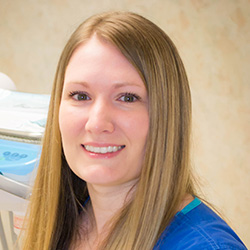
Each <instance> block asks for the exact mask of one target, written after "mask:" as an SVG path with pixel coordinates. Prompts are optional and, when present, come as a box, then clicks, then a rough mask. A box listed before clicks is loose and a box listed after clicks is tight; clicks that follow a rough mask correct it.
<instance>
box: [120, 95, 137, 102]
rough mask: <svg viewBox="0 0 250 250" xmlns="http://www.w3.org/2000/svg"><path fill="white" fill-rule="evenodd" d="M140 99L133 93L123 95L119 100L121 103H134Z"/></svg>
mask: <svg viewBox="0 0 250 250" xmlns="http://www.w3.org/2000/svg"><path fill="white" fill-rule="evenodd" d="M140 99H141V98H140V97H139V96H138V95H136V94H133V93H125V94H122V96H121V97H120V98H119V100H121V101H122V102H136V101H139V100H140Z"/></svg>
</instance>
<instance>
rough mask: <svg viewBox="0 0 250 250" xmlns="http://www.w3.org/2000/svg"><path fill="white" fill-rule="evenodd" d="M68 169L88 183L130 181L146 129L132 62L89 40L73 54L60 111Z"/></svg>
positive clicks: (144, 101) (143, 99) (143, 95)
mask: <svg viewBox="0 0 250 250" xmlns="http://www.w3.org/2000/svg"><path fill="white" fill-rule="evenodd" d="M59 125H60V131H61V135H62V144H63V149H64V153H65V156H66V159H67V162H68V164H69V166H70V168H71V169H72V171H73V172H74V173H75V174H76V175H77V176H79V177H80V178H81V179H83V180H85V181H86V182H87V183H89V184H95V185H105V186H114V185H122V184H126V183H130V182H131V183H134V182H135V181H136V180H137V179H138V177H139V175H140V172H141V167H142V161H143V158H144V150H145V143H146V138H147V134H148V129H149V115H148V95H147V91H146V88H145V85H144V83H143V81H142V79H141V77H140V75H139V74H138V73H137V71H136V70H135V68H134V67H133V66H132V64H131V63H130V62H129V61H128V60H127V59H126V58H125V57H124V56H123V55H122V53H121V52H120V51H119V50H118V49H117V48H116V47H114V46H113V45H111V44H110V43H108V42H106V41H102V40H99V39H98V38H97V37H96V36H93V37H92V38H91V39H90V40H89V41H88V42H87V43H86V44H84V45H80V46H79V47H78V48H77V49H76V51H75V52H74V53H73V55H72V57H71V59H70V62H69V64H68V67H67V69H66V73H65V81H64V87H63V93H62V100H61V105H60V112H59Z"/></svg>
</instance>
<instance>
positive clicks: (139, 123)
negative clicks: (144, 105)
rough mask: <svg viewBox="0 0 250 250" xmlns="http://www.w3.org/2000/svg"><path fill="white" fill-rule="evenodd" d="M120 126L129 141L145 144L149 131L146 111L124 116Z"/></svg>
mask: <svg viewBox="0 0 250 250" xmlns="http://www.w3.org/2000/svg"><path fill="white" fill-rule="evenodd" d="M120 121H122V123H120V124H121V126H122V127H123V128H124V130H126V131H127V134H128V135H129V136H130V138H131V140H138V141H137V143H139V144H141V143H145V142H146V138H147V135H148V130H149V117H148V112H147V111H142V112H136V113H134V114H131V115H130V116H128V115H125V117H124V118H123V119H120Z"/></svg>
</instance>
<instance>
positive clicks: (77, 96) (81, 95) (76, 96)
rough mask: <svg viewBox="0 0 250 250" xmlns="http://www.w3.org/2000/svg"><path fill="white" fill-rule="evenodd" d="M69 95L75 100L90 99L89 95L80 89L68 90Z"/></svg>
mask: <svg viewBox="0 0 250 250" xmlns="http://www.w3.org/2000/svg"><path fill="white" fill-rule="evenodd" d="M70 97H72V98H73V99H75V100H76V101H88V100H90V97H89V96H88V95H87V94H86V93H85V92H80V91H74V92H70Z"/></svg>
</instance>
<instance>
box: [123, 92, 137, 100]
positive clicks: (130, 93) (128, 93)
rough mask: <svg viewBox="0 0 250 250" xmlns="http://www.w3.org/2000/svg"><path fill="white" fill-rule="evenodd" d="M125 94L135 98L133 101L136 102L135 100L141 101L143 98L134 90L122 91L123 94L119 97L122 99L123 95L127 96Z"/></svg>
mask: <svg viewBox="0 0 250 250" xmlns="http://www.w3.org/2000/svg"><path fill="white" fill-rule="evenodd" d="M125 96H129V97H133V98H135V99H136V100H134V101H133V102H135V101H140V100H141V97H140V96H138V95H137V94H135V93H132V92H126V93H122V94H121V95H120V97H119V99H121V98H122V97H125Z"/></svg>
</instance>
